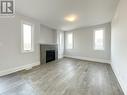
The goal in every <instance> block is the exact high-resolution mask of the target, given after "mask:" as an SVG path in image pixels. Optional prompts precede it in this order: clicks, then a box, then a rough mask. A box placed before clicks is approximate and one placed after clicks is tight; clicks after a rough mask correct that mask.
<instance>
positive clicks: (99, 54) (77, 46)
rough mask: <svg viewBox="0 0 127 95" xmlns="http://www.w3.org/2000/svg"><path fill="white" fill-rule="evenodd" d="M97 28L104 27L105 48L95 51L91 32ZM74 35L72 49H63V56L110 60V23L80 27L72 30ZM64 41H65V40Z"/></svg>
mask: <svg viewBox="0 0 127 95" xmlns="http://www.w3.org/2000/svg"><path fill="white" fill-rule="evenodd" d="M98 28H105V50H104V51H95V50H94V46H93V45H94V40H93V37H94V36H93V34H94V30H95V29H98ZM69 32H73V35H74V37H73V38H74V48H73V49H72V50H67V49H65V56H67V57H73V58H79V59H85V60H91V61H98V62H109V61H110V48H111V47H110V46H111V35H110V34H111V25H110V23H107V24H103V25H97V26H92V27H87V28H80V29H76V30H73V31H69ZM65 42H66V41H65Z"/></svg>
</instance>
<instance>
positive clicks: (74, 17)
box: [64, 15, 77, 22]
mask: <svg viewBox="0 0 127 95" xmlns="http://www.w3.org/2000/svg"><path fill="white" fill-rule="evenodd" d="M76 19H77V16H76V15H68V16H66V17H65V18H64V20H66V21H69V22H74V21H75V20H76Z"/></svg>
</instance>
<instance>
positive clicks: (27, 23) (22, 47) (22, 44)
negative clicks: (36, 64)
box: [21, 20, 34, 53]
mask: <svg viewBox="0 0 127 95" xmlns="http://www.w3.org/2000/svg"><path fill="white" fill-rule="evenodd" d="M23 24H26V25H30V26H32V30H31V32H32V33H31V50H24V42H23V40H24V39H23ZM21 52H22V53H30V52H34V24H33V23H30V22H28V21H23V20H22V21H21Z"/></svg>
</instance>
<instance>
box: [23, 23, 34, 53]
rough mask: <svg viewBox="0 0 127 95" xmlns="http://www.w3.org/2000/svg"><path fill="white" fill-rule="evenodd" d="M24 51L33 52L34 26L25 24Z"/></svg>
mask: <svg viewBox="0 0 127 95" xmlns="http://www.w3.org/2000/svg"><path fill="white" fill-rule="evenodd" d="M23 50H24V51H31V50H32V26H31V25H27V24H23Z"/></svg>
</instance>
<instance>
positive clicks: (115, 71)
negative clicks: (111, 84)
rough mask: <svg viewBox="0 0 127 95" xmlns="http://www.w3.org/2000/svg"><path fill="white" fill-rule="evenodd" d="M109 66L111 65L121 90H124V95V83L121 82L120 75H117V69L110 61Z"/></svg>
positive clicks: (125, 92) (126, 94)
mask: <svg viewBox="0 0 127 95" xmlns="http://www.w3.org/2000/svg"><path fill="white" fill-rule="evenodd" d="M111 67H112V70H113V72H114V74H115V76H116V77H117V80H118V82H119V84H120V86H121V88H122V90H123V92H124V95H127V91H126V87H125V86H124V83H123V81H122V79H121V77H120V76H119V73H118V72H117V70H116V69H115V68H114V66H113V64H112V62H111Z"/></svg>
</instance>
